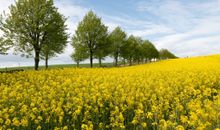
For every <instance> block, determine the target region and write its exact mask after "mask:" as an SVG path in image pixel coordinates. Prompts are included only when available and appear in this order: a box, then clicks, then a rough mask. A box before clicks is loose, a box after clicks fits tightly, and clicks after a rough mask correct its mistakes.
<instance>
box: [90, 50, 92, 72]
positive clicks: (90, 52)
mask: <svg viewBox="0 0 220 130" xmlns="http://www.w3.org/2000/svg"><path fill="white" fill-rule="evenodd" d="M90 67H91V68H92V67H93V52H92V51H90Z"/></svg>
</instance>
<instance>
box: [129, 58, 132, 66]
mask: <svg viewBox="0 0 220 130" xmlns="http://www.w3.org/2000/svg"><path fill="white" fill-rule="evenodd" d="M129 65H130V66H131V65H132V61H131V57H130V58H129Z"/></svg>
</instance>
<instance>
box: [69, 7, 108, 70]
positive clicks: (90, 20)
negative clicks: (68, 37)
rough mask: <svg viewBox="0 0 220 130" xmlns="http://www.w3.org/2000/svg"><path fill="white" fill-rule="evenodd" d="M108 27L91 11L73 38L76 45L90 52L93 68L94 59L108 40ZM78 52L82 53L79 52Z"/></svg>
mask: <svg viewBox="0 0 220 130" xmlns="http://www.w3.org/2000/svg"><path fill="white" fill-rule="evenodd" d="M107 36H108V33H107V27H106V26H105V25H104V24H103V23H102V21H101V18H99V17H97V16H96V14H94V13H93V12H92V11H89V12H88V13H87V14H86V16H85V17H84V19H83V20H82V21H81V22H80V23H79V25H78V27H77V30H76V32H75V35H74V37H73V39H74V40H73V41H72V42H73V43H74V42H76V43H74V44H80V46H82V47H83V48H85V50H83V51H86V52H88V54H89V57H90V65H91V67H92V66H93V58H94V56H95V55H98V53H99V52H100V48H102V46H103V45H104V44H106V43H105V39H106V38H107ZM75 49H76V51H81V50H77V48H75Z"/></svg>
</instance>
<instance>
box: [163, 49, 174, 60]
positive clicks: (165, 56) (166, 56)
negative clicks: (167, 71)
mask: <svg viewBox="0 0 220 130" xmlns="http://www.w3.org/2000/svg"><path fill="white" fill-rule="evenodd" d="M159 57H160V59H174V58H177V57H176V56H175V55H174V54H173V53H171V52H170V51H168V50H167V49H161V50H160V52H159Z"/></svg>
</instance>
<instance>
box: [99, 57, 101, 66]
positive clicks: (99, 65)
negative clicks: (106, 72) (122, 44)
mask: <svg viewBox="0 0 220 130" xmlns="http://www.w3.org/2000/svg"><path fill="white" fill-rule="evenodd" d="M99 67H102V58H100V57H99Z"/></svg>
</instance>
